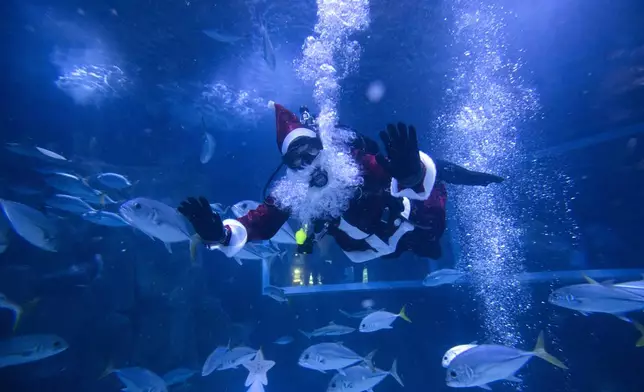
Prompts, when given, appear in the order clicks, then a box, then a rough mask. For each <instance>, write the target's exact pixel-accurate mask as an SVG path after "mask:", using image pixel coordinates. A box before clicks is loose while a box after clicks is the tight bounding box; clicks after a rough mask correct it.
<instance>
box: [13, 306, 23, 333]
mask: <svg viewBox="0 0 644 392" xmlns="http://www.w3.org/2000/svg"><path fill="white" fill-rule="evenodd" d="M20 320H22V309H17V310H16V317H15V319H14V320H13V332H16V330H17V329H18V326H19V325H20Z"/></svg>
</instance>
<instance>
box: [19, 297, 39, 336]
mask: <svg viewBox="0 0 644 392" xmlns="http://www.w3.org/2000/svg"><path fill="white" fill-rule="evenodd" d="M38 302H40V298H39V297H36V298H34V299H32V300H31V301H28V302H26V303H24V304H23V305H22V306H20V305H16V309H15V310H16V318H15V320H14V321H13V332H16V330H17V329H18V327H19V326H20V322H21V321H22V319H23V316H24V315H25V313H30V312H31V311H33V310H34V308H35V307H36V305H38Z"/></svg>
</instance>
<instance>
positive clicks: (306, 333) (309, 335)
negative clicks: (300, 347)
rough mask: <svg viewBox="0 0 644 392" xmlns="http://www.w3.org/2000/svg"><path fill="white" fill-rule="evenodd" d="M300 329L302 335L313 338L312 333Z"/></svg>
mask: <svg viewBox="0 0 644 392" xmlns="http://www.w3.org/2000/svg"><path fill="white" fill-rule="evenodd" d="M298 331H300V333H301V334H302V335H304V336H306V338H307V339H311V336H312V334H310V333H308V332H305V331H302V330H301V329H298Z"/></svg>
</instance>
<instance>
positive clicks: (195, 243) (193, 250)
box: [190, 234, 203, 265]
mask: <svg viewBox="0 0 644 392" xmlns="http://www.w3.org/2000/svg"><path fill="white" fill-rule="evenodd" d="M201 244H203V240H202V239H201V237H200V236H199V234H195V235H193V236H192V237H190V262H191V263H192V265H197V248H198V247H199V245H201Z"/></svg>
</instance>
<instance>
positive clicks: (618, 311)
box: [548, 283, 644, 322]
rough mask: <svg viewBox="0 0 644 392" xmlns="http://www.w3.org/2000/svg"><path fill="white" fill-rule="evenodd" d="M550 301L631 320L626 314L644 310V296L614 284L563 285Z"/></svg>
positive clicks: (586, 313) (583, 312) (580, 310)
mask: <svg viewBox="0 0 644 392" xmlns="http://www.w3.org/2000/svg"><path fill="white" fill-rule="evenodd" d="M548 302H550V303H551V304H553V305H557V306H561V307H563V308H568V309H572V310H577V311H579V312H581V313H582V314H584V315H588V314H590V313H608V314H613V315H615V316H617V317H620V318H622V319H624V320H626V321H629V322H630V320H629V319H628V318H626V316H624V314H626V313H629V312H636V311H640V310H644V297H642V296H640V295H637V294H633V293H632V292H630V291H628V290H622V289H620V288H616V287H615V286H613V285H607V284H606V285H604V284H597V283H582V284H575V285H571V286H565V287H561V288H559V289H557V290H555V291H554V292H552V293H551V294H550V296H549V297H548Z"/></svg>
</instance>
